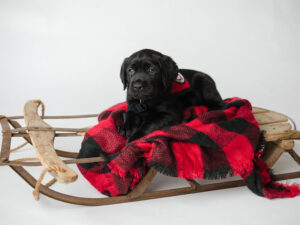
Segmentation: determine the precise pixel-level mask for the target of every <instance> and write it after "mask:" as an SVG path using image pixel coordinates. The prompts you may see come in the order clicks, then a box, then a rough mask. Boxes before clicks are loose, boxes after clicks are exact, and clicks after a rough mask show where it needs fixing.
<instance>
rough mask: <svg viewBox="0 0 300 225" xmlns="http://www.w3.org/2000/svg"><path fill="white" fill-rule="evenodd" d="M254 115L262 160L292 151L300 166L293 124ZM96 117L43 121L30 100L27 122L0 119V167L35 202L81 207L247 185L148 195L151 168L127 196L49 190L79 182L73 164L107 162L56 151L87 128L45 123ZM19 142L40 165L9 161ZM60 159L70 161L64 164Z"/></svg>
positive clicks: (260, 112)
mask: <svg viewBox="0 0 300 225" xmlns="http://www.w3.org/2000/svg"><path fill="white" fill-rule="evenodd" d="M39 105H41V106H42V116H39V115H38V112H37V111H38V107H39ZM253 113H254V116H255V118H256V120H257V122H258V123H259V125H260V129H261V130H263V131H264V137H265V140H266V142H267V143H266V149H265V153H264V155H263V159H264V161H265V162H266V164H267V165H268V166H269V167H270V168H272V166H273V165H274V164H275V162H276V161H277V160H278V159H279V157H280V156H281V154H282V153H284V152H287V153H289V154H290V155H291V157H292V159H294V160H295V161H296V162H297V163H298V164H299V165H300V157H299V156H298V154H297V153H296V152H295V151H294V150H293V148H294V140H297V139H299V138H300V132H299V131H297V130H296V127H295V124H293V122H292V121H289V119H288V117H287V116H285V115H283V114H281V113H277V112H273V111H270V110H266V109H262V108H255V107H254V108H253ZM97 116H98V114H92V115H79V116H44V105H43V103H42V102H41V101H40V100H31V101H28V102H27V103H26V105H25V107H24V117H23V116H13V117H6V116H0V122H1V126H2V135H3V139H2V147H1V153H0V166H5V165H7V166H10V167H11V168H12V169H13V170H14V171H15V172H16V173H17V174H18V175H20V176H21V177H22V178H23V179H24V180H25V181H26V182H27V183H28V184H29V185H31V186H32V187H33V188H35V190H34V197H35V198H36V199H39V193H42V194H44V195H46V196H48V197H51V198H54V199H56V200H60V201H63V202H68V203H73V204H80V205H108V204H116V203H123V202H130V201H140V200H147V199H155V198H161V197H168V196H176V195H182V194H191V193H197V192H204V191H210V190H218V189H225V188H231V187H239V186H243V185H245V182H244V181H243V180H237V181H226V182H221V183H214V184H206V185H200V184H199V183H198V182H197V181H195V180H190V179H186V181H187V183H188V185H189V186H188V187H183V188H176V189H169V190H160V191H153V192H145V190H146V188H147V187H148V185H149V184H150V183H151V181H152V180H153V178H154V177H155V175H156V174H157V171H156V170H155V169H154V168H150V169H149V171H148V172H147V174H146V175H145V176H144V177H143V179H142V180H141V181H140V182H139V183H138V184H137V185H136V187H135V188H134V189H133V190H132V191H131V192H130V193H129V194H128V195H123V196H116V197H109V198H106V197H103V198H82V197H76V196H70V195H67V194H63V193H59V192H56V191H54V190H52V189H50V188H49V187H50V186H51V185H52V184H53V183H54V182H55V181H58V182H60V183H70V182H74V181H76V179H77V174H76V172H75V171H73V170H72V169H71V168H69V167H68V164H75V163H91V162H99V161H104V160H105V159H104V158H102V157H95V158H83V159H76V156H77V154H78V153H77V152H66V151H62V150H58V149H55V148H54V146H53V142H54V138H63V137H70V136H84V135H85V132H86V131H87V130H88V128H77V129H75V128H73V129H71V128H55V127H52V126H50V125H49V124H47V123H46V122H44V121H43V119H76V118H89V117H97ZM20 119H24V121H25V124H26V127H22V126H21V125H20V123H19V122H17V120H20ZM292 125H294V127H292ZM14 137H23V138H24V139H25V141H26V142H27V143H29V144H31V145H33V147H34V149H35V151H36V154H37V156H38V160H37V161H33V160H34V159H30V158H24V159H19V160H10V153H11V152H13V151H14V150H16V149H11V141H12V139H13V138H14ZM19 147H22V146H19ZM78 149H79V148H78ZM59 157H64V158H70V159H67V160H62V159H61V158H59ZM26 166H42V167H43V170H42V173H41V176H40V178H39V179H35V178H34V177H33V176H31V175H30V174H29V173H28V172H27V171H26V170H25V169H24V167H26ZM46 172H49V173H50V174H51V175H52V176H53V180H52V181H50V182H49V183H47V184H46V185H43V184H41V182H42V179H43V176H44V175H45V173H46ZM299 177H300V171H299V172H293V173H285V174H279V175H275V178H276V180H286V179H294V178H299Z"/></svg>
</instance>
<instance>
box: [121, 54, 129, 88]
mask: <svg viewBox="0 0 300 225" xmlns="http://www.w3.org/2000/svg"><path fill="white" fill-rule="evenodd" d="M127 64H128V58H125V59H124V61H123V63H122V66H121V71H120V77H121V81H122V83H123V89H124V90H125V89H126V88H127V87H128V81H127V76H126V68H127Z"/></svg>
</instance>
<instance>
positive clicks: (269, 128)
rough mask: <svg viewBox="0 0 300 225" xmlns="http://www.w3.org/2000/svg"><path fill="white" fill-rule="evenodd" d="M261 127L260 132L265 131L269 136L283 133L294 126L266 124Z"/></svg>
mask: <svg viewBox="0 0 300 225" xmlns="http://www.w3.org/2000/svg"><path fill="white" fill-rule="evenodd" d="M259 127H260V130H263V131H265V132H266V133H267V134H274V133H275V134H276V133H282V132H285V131H289V130H291V129H292V125H291V124H290V123H273V124H265V125H260V126H259Z"/></svg>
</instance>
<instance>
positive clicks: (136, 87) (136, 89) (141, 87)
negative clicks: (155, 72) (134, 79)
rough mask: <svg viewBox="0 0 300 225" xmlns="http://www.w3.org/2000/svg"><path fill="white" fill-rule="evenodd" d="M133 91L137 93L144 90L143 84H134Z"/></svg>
mask: <svg viewBox="0 0 300 225" xmlns="http://www.w3.org/2000/svg"><path fill="white" fill-rule="evenodd" d="M133 89H134V90H135V91H140V90H142V89H143V86H142V84H141V83H134V84H133Z"/></svg>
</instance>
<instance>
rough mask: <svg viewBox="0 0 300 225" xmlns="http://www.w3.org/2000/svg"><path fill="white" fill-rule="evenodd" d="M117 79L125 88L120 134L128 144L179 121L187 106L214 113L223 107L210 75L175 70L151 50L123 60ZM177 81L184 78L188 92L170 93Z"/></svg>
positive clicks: (170, 62) (159, 54) (163, 57)
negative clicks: (125, 105)
mask: <svg viewBox="0 0 300 225" xmlns="http://www.w3.org/2000/svg"><path fill="white" fill-rule="evenodd" d="M120 76H121V80H122V82H123V84H124V90H125V89H126V88H127V89H128V90H127V103H128V108H127V112H126V113H124V115H123V119H124V125H123V126H122V127H119V133H120V134H121V135H123V136H126V137H127V142H131V141H133V140H136V139H138V138H141V137H143V136H145V135H147V134H149V133H151V132H153V131H154V130H160V129H164V128H168V127H169V126H171V125H174V124H177V123H180V122H182V120H183V112H184V110H185V109H186V108H187V107H189V106H200V105H204V106H207V107H208V108H209V109H210V110H214V109H219V108H221V107H222V106H223V105H224V102H223V100H222V98H221V96H220V94H219V92H218V90H217V88H216V85H215V82H214V81H213V79H212V78H211V77H210V76H209V75H207V74H204V73H202V72H198V71H194V70H187V69H178V67H177V65H176V63H175V62H174V61H173V60H172V59H171V58H170V57H169V56H166V55H163V54H161V53H160V52H157V51H154V50H150V49H143V50H141V51H138V52H136V53H134V54H132V55H131V56H129V57H128V58H126V59H125V60H124V62H123V65H122V67H121V74H120ZM176 79H177V81H178V82H184V80H185V79H186V81H187V82H188V83H189V85H190V87H189V91H187V92H181V94H179V95H176V94H172V93H171V90H172V85H173V83H174V81H175V80H176ZM178 79H179V80H178Z"/></svg>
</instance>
